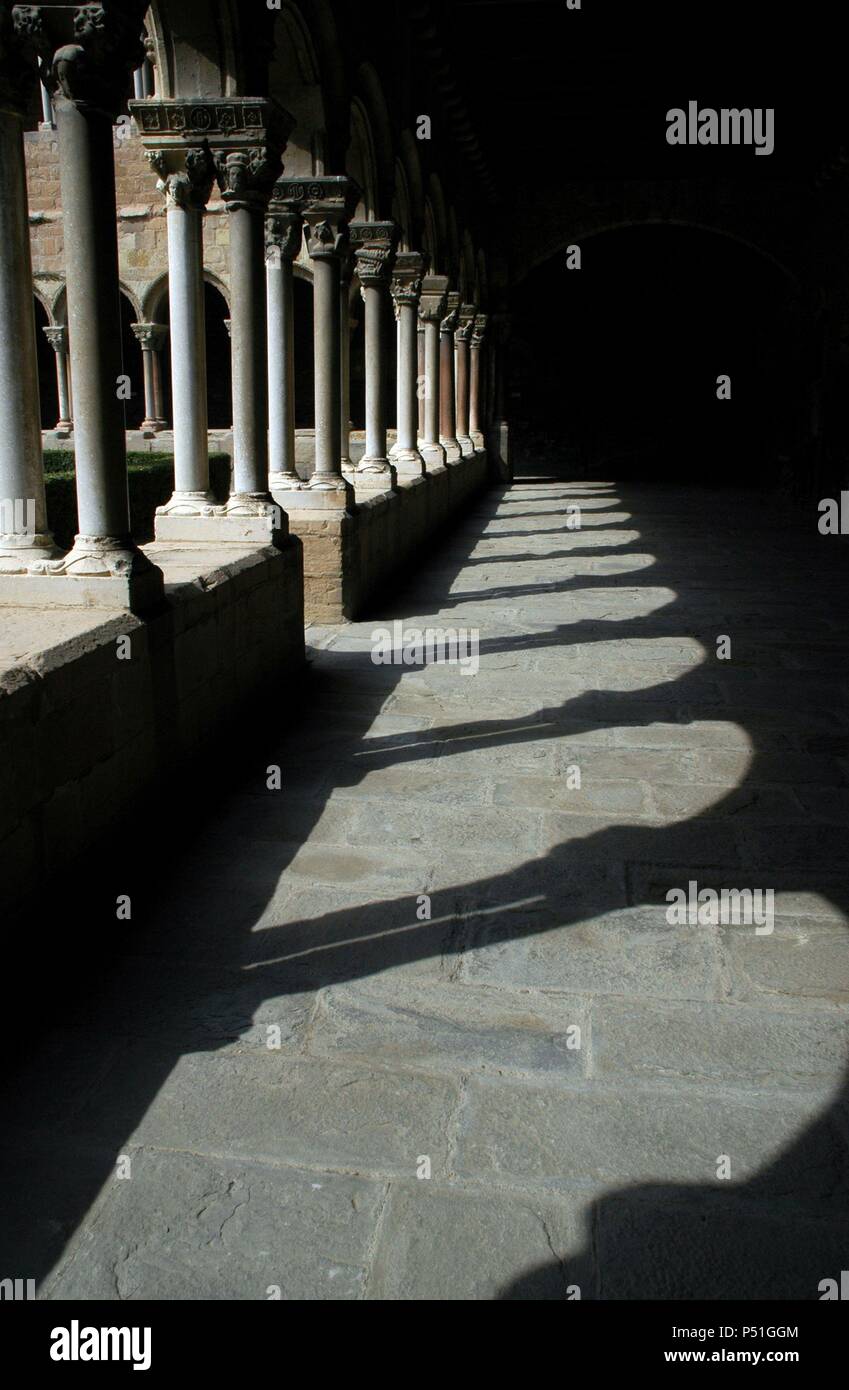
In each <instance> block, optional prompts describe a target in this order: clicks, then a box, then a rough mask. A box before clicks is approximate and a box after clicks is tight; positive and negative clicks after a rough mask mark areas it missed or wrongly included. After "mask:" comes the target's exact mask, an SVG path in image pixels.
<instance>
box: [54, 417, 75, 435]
mask: <svg viewBox="0 0 849 1390" xmlns="http://www.w3.org/2000/svg"><path fill="white" fill-rule="evenodd" d="M53 433H54V434H55V436H56V438H57V439H70V437H71V435H72V434H73V433H74V422H73V420H57V421H56V424H55V425H54V426H53Z"/></svg>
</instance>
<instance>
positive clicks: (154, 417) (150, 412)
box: [132, 323, 168, 436]
mask: <svg viewBox="0 0 849 1390" xmlns="http://www.w3.org/2000/svg"><path fill="white" fill-rule="evenodd" d="M132 327H133V333H134V335H135V337H136V340H137V341H138V343H139V344H140V346H141V350H142V367H143V369H144V419H143V420H142V423H141V432H142V434H145V435H148V436H150V435H154V434H158V433H159V431H160V430H164V429H165V425H166V420H165V418H164V416H163V414H162V364H161V361H160V357H159V354H160V352H161V351H162V347H163V345H164V343H165V340H166V338H167V336H168V329H167V327H166V326H165V324H164V323H134V324H133V326H132Z"/></svg>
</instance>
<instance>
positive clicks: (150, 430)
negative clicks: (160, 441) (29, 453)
mask: <svg viewBox="0 0 849 1390" xmlns="http://www.w3.org/2000/svg"><path fill="white" fill-rule="evenodd" d="M56 428H57V429H58V428H59V426H58V425H57V426H56ZM167 428H168V421H167V420H142V422H141V424H140V425H139V432H140V433H141V434H143V435H144V436H145V438H146V439H154V438H155V437H156V435H158V434H160V433H161V431H162V430H166V429H167Z"/></svg>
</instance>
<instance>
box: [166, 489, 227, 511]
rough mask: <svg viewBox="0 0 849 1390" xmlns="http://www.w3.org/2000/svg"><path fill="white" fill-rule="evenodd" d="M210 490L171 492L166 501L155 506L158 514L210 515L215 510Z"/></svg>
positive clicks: (214, 502) (213, 498)
mask: <svg viewBox="0 0 849 1390" xmlns="http://www.w3.org/2000/svg"><path fill="white" fill-rule="evenodd" d="M216 506H217V504H216V501H215V497H214V495H213V494H212V493H211V492H208V491H207V492H172V494H171V496H170V497H169V499H168V501H167V502H165V503H163V505H162V506H161V507H157V508H156V513H155V515H156V516H157V517H159V516H212V515H213V513H214V512H215V510H216Z"/></svg>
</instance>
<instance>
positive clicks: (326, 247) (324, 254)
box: [271, 175, 360, 260]
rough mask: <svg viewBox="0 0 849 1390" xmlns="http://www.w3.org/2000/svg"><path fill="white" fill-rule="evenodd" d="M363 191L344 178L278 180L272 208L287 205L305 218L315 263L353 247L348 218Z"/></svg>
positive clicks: (308, 248) (309, 245)
mask: <svg viewBox="0 0 849 1390" xmlns="http://www.w3.org/2000/svg"><path fill="white" fill-rule="evenodd" d="M359 196H360V190H359V188H358V187H357V184H356V183H355V182H354V180H353V179H349V178H346V177H345V176H344V175H322V176H321V177H316V178H312V179H278V180H277V182H276V184H275V185H274V191H273V193H272V198H271V207H272V208H275V207H277V206H279V205H281V204H285V206H286V207H288V208H290V209H295V210H296V211H298V212H300V213H301V214H302V216H303V218H304V223H305V227H304V231H305V233H306V240H307V250H308V252H309V254H310V256H311V257H312V258H313V260H322V259H327V258H332V257H334V256H342V255H343V254H344V252H345V250H346V249H347V247H348V245H349V238H348V225H347V224H348V219H349V218H350V216H351V214H352V212H353V211H354V209H355V207H356V206H357V201H358V199H359Z"/></svg>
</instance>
